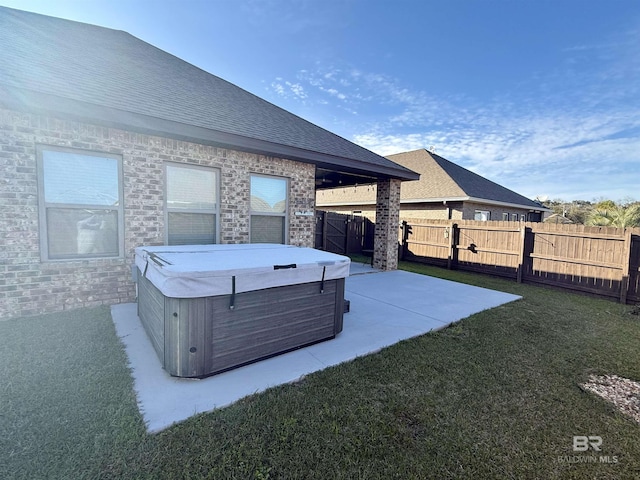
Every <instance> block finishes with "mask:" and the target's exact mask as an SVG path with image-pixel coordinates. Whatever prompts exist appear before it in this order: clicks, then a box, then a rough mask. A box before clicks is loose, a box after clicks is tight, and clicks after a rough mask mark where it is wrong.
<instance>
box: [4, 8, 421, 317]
mask: <svg viewBox="0 0 640 480" xmlns="http://www.w3.org/2000/svg"><path fill="white" fill-rule="evenodd" d="M0 165H1V166H2V176H1V178H0V203H1V205H2V208H1V209H0V272H2V275H1V277H0V317H2V318H9V317H15V316H22V315H33V314H39V313H44V312H50V311H56V310H63V309H69V308H78V307H83V306H93V305H99V304H114V303H120V302H131V301H134V300H135V286H134V283H133V282H132V280H131V266H132V263H133V251H134V249H135V247H137V246H140V245H165V244H192V243H193V244H195V243H200V244H202V243H249V242H272V243H287V244H292V245H299V246H309V247H312V246H313V244H314V228H315V223H314V221H315V217H314V207H315V191H316V187H317V188H327V187H332V186H335V185H338V184H342V185H353V184H355V183H359V182H362V181H363V179H366V181H368V182H376V183H377V185H378V192H379V201H378V202H377V208H378V210H379V218H380V219H381V220H382V219H386V220H382V223H381V224H380V227H379V229H378V231H377V234H376V235H377V237H376V257H375V262H376V264H377V266H379V267H380V268H383V269H393V268H395V266H396V261H397V259H396V257H395V252H396V243H395V242H396V238H397V223H398V210H399V203H398V202H399V191H400V182H401V181H403V180H413V179H416V178H418V175H417V174H416V173H415V172H412V171H411V170H409V169H407V168H405V167H402V166H399V165H397V164H395V163H393V162H391V161H389V160H388V159H385V158H384V157H381V156H378V155H376V154H374V153H372V152H370V151H368V150H366V149H364V148H361V147H359V146H357V145H355V144H353V143H351V142H349V141H347V140H345V139H343V138H341V137H339V136H337V135H334V134H332V133H331V132H329V131H327V130H324V129H322V128H320V127H317V126H316V125H313V124H311V123H309V122H307V121H305V120H303V119H301V118H299V117H297V116H295V115H293V114H291V113H289V112H287V111H285V110H283V109H281V108H278V107H276V106H275V105H273V104H271V103H269V102H266V101H264V100H262V99H260V98H259V97H256V96H255V95H252V94H250V93H248V92H246V91H244V90H242V89H241V88H239V87H236V86H235V85H232V84H230V83H228V82H226V81H224V80H222V79H220V78H218V77H216V76H214V75H211V74H209V73H207V72H205V71H203V70H201V69H199V68H197V67H195V66H193V65H191V64H189V63H187V62H184V61H182V60H180V59H179V58H176V57H174V56H173V55H170V54H168V53H166V52H164V51H162V50H159V49H157V48H156V47H154V46H152V45H150V44H148V43H145V42H143V41H141V40H139V39H137V38H135V37H133V36H131V35H130V34H128V33H126V32H122V31H116V30H111V29H107V28H102V27H97V26H93V25H87V24H83V23H78V22H72V21H68V20H62V19H58V18H53V17H47V16H43V15H38V14H33V13H28V12H23V11H19V10H14V9H9V8H5V7H0ZM385 222H386V223H385Z"/></svg>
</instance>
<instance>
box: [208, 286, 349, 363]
mask: <svg viewBox="0 0 640 480" xmlns="http://www.w3.org/2000/svg"><path fill="white" fill-rule="evenodd" d="M341 281H342V282H344V280H341ZM339 282H340V281H338V280H332V281H327V282H325V285H324V292H323V293H320V283H319V282H317V283H305V284H300V285H291V286H287V287H278V288H270V289H265V290H257V291H252V292H246V293H242V294H240V295H237V296H236V299H235V307H234V309H233V310H231V309H229V297H226V298H223V297H217V300H216V302H215V303H214V311H213V322H211V334H210V335H209V334H208V333H209V332H207V338H209V339H211V340H210V344H209V345H208V347H209V351H208V352H207V366H206V368H207V370H208V372H216V371H220V370H225V369H228V368H232V367H234V366H238V365H242V364H244V363H248V362H252V361H255V360H258V359H261V358H264V357H269V356H272V355H275V354H278V353H282V352H285V351H288V350H292V349H295V348H298V347H302V346H304V345H309V344H311V343H316V342H319V341H322V340H328V339H330V338H333V337H335V336H336V334H337V333H338V332H337V331H336V308H337V307H338V305H340V306H342V302H336V301H335V299H336V293H337V291H338V290H339V288H338V283H339ZM340 308H341V307H340Z"/></svg>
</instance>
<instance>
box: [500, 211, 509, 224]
mask: <svg viewBox="0 0 640 480" xmlns="http://www.w3.org/2000/svg"><path fill="white" fill-rule="evenodd" d="M502 221H503V222H508V221H509V214H508V213H507V212H504V213H503V214H502Z"/></svg>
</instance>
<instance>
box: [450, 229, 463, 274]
mask: <svg viewBox="0 0 640 480" xmlns="http://www.w3.org/2000/svg"><path fill="white" fill-rule="evenodd" d="M459 238H460V230H459V229H458V224H457V223H453V222H451V223H450V224H449V255H448V257H447V268H448V269H449V270H451V269H453V268H455V267H457V266H458V240H459Z"/></svg>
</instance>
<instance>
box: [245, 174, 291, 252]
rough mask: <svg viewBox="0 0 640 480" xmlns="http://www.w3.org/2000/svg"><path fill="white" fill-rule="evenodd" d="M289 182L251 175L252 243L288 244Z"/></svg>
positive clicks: (277, 178)
mask: <svg viewBox="0 0 640 480" xmlns="http://www.w3.org/2000/svg"><path fill="white" fill-rule="evenodd" d="M288 192H289V181H288V179H286V178H282V177H267V176H263V175H251V226H250V231H251V234H250V238H251V243H282V244H284V243H287V241H286V239H287V214H288V208H287V205H288V203H289V202H288V198H289V194H288Z"/></svg>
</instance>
